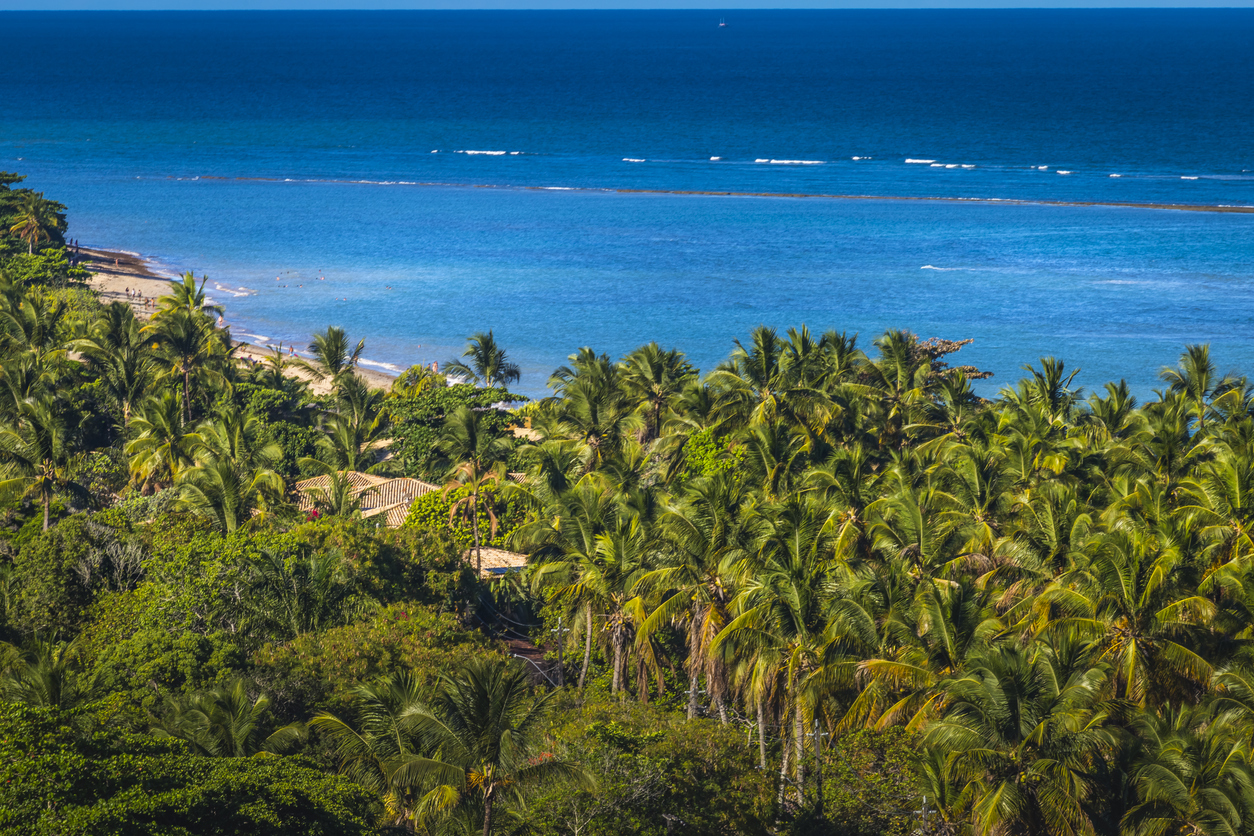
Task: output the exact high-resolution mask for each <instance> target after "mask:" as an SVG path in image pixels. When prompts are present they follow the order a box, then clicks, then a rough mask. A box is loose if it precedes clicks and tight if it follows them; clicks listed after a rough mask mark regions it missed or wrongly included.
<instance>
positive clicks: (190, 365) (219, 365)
mask: <svg viewBox="0 0 1254 836" xmlns="http://www.w3.org/2000/svg"><path fill="white" fill-rule="evenodd" d="M144 330H145V332H147V333H148V334H149V335H151V338H152V340H153V354H154V356H155V357H156V358H157V359H158V360H159V361H161V362H162V363H163V364H164V365H165V367H166V373H165V376H166V377H167V378H173V379H177V380H179V381H180V383H181V384H182V391H183V420H185V421H187V422H188V423H190V422H191V420H192V393H193V389H192V382H193V381H196V382H197V384H198V388H199V386H203V385H208V384H216V385H218V386H224V385H229V384H228V380H227V377H226V374H225V373H224V371H225V370H226V369H228V368H230V363H231V357H232V355H233V354H234V353H235V350H236V349H235V347H234V346H232V345H231V341H230V337H229V336H228V334H227V332H226V331H224V330H220V329H218V328H215V327H214V326H213V321H212V320H211V319H210V318H209V317H207V316H204V315H201V314H191V313H188V312H186V311H184V310H182V309H173V310H171V311H170V312H169V313H168V314H167V315H166V316H162V317H161V318H159V319H153V320H152V322H150V323H149V324H148V325H147V326H146V327H145V329H144Z"/></svg>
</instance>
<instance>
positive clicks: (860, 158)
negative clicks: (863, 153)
mask: <svg viewBox="0 0 1254 836" xmlns="http://www.w3.org/2000/svg"><path fill="white" fill-rule="evenodd" d="M849 159H851V160H873V159H875V158H874V157H850V158H849ZM906 162H910V161H909V160H906Z"/></svg>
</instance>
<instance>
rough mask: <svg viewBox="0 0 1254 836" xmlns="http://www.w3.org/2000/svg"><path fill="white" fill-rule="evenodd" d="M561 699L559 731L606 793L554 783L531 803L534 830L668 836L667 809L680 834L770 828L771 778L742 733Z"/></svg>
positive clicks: (640, 708) (610, 704)
mask: <svg viewBox="0 0 1254 836" xmlns="http://www.w3.org/2000/svg"><path fill="white" fill-rule="evenodd" d="M562 698H563V700H564V703H563V704H562V705H560V706H559V709H558V711H556V712H555V713H554V715H555V717H557V718H558V721H557V724H556V726H555V727H554V729H553V735H554V737H555V738H556V739H557V740H560V741H562V742H563V744H564V745H565V746H566V747H567V749H568V751H567V757H568V758H570V759H572V760H574V761H575V762H576V763H578V764H579V765H580V766H582V767H583V768H584V769H586V770H587V771H588V772H589V773H590V774H591V775H592V776H593V777H594V778H595V779H596V781H597V784H598V791H597V792H596V793H591V792H587V791H585V790H581V789H578V788H576V787H574V786H572V785H565V784H563V785H559V786H556V787H553V788H552V789H551V790H550V791H549V792H548V794H547V795H545V796H544V797H542V798H539V799H537V800H536V801H535V802H534V803H533V804H532V819H531V822H530V824H531V825H532V826H533V828H534V830H535V831H536V832H540V833H570V832H579V833H583V834H586V835H587V836H663V834H666V833H667V825H666V819H665V816H668V815H670V816H676V817H678V818H679V819H680V820H682V822H683V824H682V825H677V826H676V830H675V831H674V832H680V833H683V834H685V836H716V834H718V836H722V834H729V833H735V834H738V836H757V835H758V834H765V833H767V832H768V830H767V827H766V822H767V821H769V820H770V818H771V816H772V811H773V798H772V795H773V793H772V782H770V781H763V780H762V776H761V773H760V772H758V770H757V769H756V768H755V760H754V758H755V756H756V750H755V749H754V747H752V746H751V745H749V743H747V742H746V739H745V735H744V732H743V731H741V730H739V729H736V728H733V727H731V726H722V725H719V723H718V722H717V721H714V720H696V721H691V722H689V721H687V720H685V719H684V718H683V716H682V715H679V714H676V713H673V712H668V711H665V710H663V709H659V708H658V707H656V706H652V705H641V704H638V703H622V702H620V701H618V700H617V699H616V698H613V697H609V696H604V697H599V698H598V697H595V696H589V698H588V700H587V701H586V702H584V703H583V705H578V704H577V703H576V697H575V695H574V694H563V697H562Z"/></svg>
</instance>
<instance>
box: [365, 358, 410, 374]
mask: <svg viewBox="0 0 1254 836" xmlns="http://www.w3.org/2000/svg"><path fill="white" fill-rule="evenodd" d="M357 362H359V363H361V364H362V365H363V366H374V367H375V368H379V369H387V370H388V371H390V372H402V371H404V369H402V368H401V367H400V366H398V365H396V364H395V363H380V362H378V361H377V360H358V361H357Z"/></svg>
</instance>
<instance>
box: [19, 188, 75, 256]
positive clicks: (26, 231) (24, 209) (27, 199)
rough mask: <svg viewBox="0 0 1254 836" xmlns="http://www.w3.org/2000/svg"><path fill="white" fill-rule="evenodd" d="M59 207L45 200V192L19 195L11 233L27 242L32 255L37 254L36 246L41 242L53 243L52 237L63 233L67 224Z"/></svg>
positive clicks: (28, 250)
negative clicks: (59, 212)
mask: <svg viewBox="0 0 1254 836" xmlns="http://www.w3.org/2000/svg"><path fill="white" fill-rule="evenodd" d="M57 205H58V204H56V203H54V202H53V201H51V200H45V199H44V193H43V192H21V193H20V194H19V196H18V199H17V204H16V206H15V207H14V218H13V224H12V226H10V227H9V232H11V233H13V234H14V235H16V236H18V237H19V238H21V239H22V240H23V241H25V242H26V246H27V252H28V253H29V254H30V255H34V254H35V246H36V245H37V244H38V243H39V242H40V241H51V240H52V236H53V235H54V234H56V233H59V232H60V231H61V229H62V227H63V225H64V223H65V222H64V220H63V219H62V218H61V217H59V215H58V212H57Z"/></svg>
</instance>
